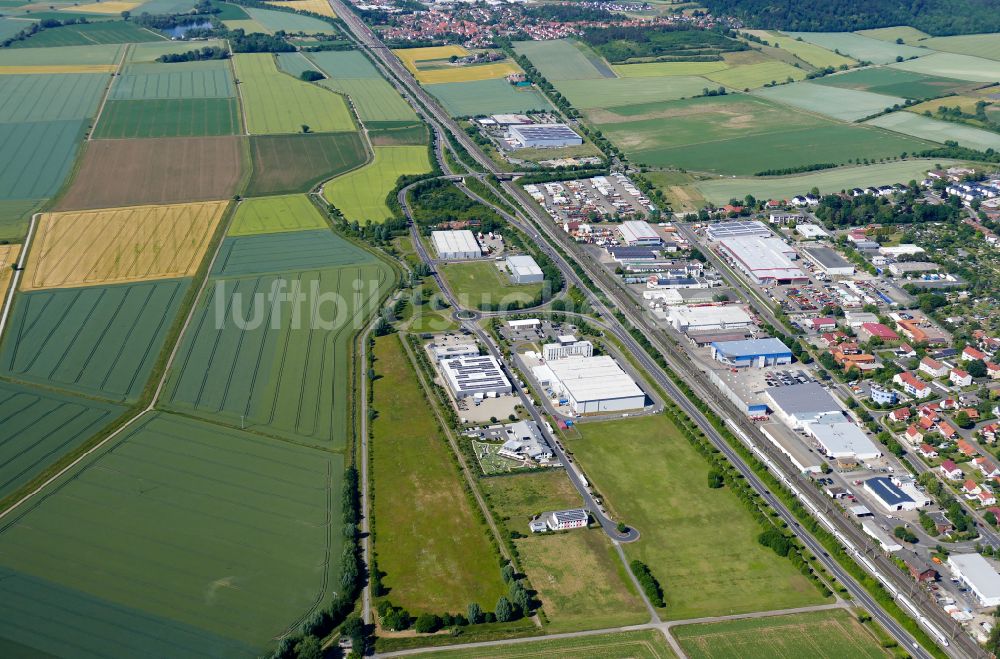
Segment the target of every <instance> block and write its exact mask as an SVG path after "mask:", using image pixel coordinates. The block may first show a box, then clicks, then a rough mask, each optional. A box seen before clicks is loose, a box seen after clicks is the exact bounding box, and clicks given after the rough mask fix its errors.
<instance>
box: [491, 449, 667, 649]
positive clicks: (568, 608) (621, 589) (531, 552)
mask: <svg viewBox="0 0 1000 659" xmlns="http://www.w3.org/2000/svg"><path fill="white" fill-rule="evenodd" d="M480 484H481V486H482V489H483V491H484V492H485V493H486V495H487V496H488V497H489V500H490V504H491V506H492V507H493V509H494V510H495V511H496V513H497V515H498V516H499V517H500V518H501V519H502V521H503V523H504V524H506V525H507V527H508V528H509V529H510V530H511V531H517V532H518V533H520V534H522V535H527V536H528V537H525V538H520V539H518V540H516V541H515V542H516V544H517V550H518V552H519V553H520V555H521V560H522V564H523V567H524V571H525V572H526V573H527V575H528V578H529V579H530V580H531V585H532V586H533V587H534V588H535V589H536V590H537V591H538V597H539V600H540V601H541V602H542V608H543V610H544V611H545V616H546V617H547V618H548V620H549V625H547V626H546V631H548V632H549V633H552V634H555V633H561V632H568V631H577V630H581V629H605V628H610V627H620V626H624V625H635V624H641V623H644V622H648V620H649V612H648V611H647V610H646V607H645V605H644V604H643V602H642V600H641V599H640V597H639V595H638V594H637V593H636V592H635V590H634V587H633V585H632V582H631V579H630V578H629V576H628V574H627V573H626V572H625V566H624V564H623V563H622V562H621V559H620V558H619V557H618V554H617V553H616V552H615V550H614V547H613V546H612V545H611V540H610V539H609V538H608V537H607V535H606V534H605V533H604V531H603V530H601V529H580V530H576V531H572V532H569V533H561V534H557V535H532V534H530V533H529V532H528V521H529V520H530V519H531V517H532V516H534V515H537V514H538V513H541V512H545V511H547V510H562V509H566V508H578V507H580V494H579V493H578V492H577V491H576V489H575V488H574V487H573V485H572V483H570V481H569V478H568V477H567V476H566V472H565V471H563V470H562V469H555V470H552V471H544V472H535V473H530V474H517V475H513V476H504V477H494V478H483V479H481V481H480Z"/></svg>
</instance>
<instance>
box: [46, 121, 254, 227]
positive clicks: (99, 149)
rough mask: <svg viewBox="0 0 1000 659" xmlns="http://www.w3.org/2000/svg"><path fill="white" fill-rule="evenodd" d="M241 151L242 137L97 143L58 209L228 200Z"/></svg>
mask: <svg viewBox="0 0 1000 659" xmlns="http://www.w3.org/2000/svg"><path fill="white" fill-rule="evenodd" d="M242 150H243V138H241V137H239V136H232V137H192V138H188V137H172V138H162V139H136V140H95V141H93V142H89V143H88V144H87V150H86V153H85V154H84V156H83V162H82V163H81V166H80V170H79V172H77V175H76V177H75V178H74V179H73V183H72V185H71V186H70V188H69V190H68V191H67V192H66V194H65V195H63V197H62V199H60V201H59V203H58V204H57V205H56V210H84V209H92V208H115V207H120V206H140V205H147V204H170V203H177V202H187V201H208V200H215V199H227V198H229V197H232V196H233V194H235V193H236V186H237V184H238V183H239V181H240V174H241V170H242V167H243V158H242Z"/></svg>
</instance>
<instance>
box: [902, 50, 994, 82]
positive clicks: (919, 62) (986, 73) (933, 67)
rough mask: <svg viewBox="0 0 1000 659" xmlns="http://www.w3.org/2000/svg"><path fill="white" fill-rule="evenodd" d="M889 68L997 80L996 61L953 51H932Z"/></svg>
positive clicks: (977, 79)
mask: <svg viewBox="0 0 1000 659" xmlns="http://www.w3.org/2000/svg"><path fill="white" fill-rule="evenodd" d="M889 66H890V68H893V69H900V70H903V71H913V72H915V73H923V74H925V75H929V76H940V77H942V78H956V79H958V80H969V81H972V82H997V63H996V62H995V61H993V60H989V59H984V58H982V57H972V56H969V55H956V54H954V53H934V54H933V55H928V56H927V57H920V58H918V59H915V60H908V61H906V62H899V63H897V64H890V65H889Z"/></svg>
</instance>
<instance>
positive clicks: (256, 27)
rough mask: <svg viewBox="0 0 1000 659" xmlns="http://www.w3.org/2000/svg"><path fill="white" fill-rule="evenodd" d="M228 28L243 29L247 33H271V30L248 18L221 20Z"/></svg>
mask: <svg viewBox="0 0 1000 659" xmlns="http://www.w3.org/2000/svg"><path fill="white" fill-rule="evenodd" d="M222 24H223V25H225V26H226V27H227V28H229V29H230V30H243V31H244V32H246V33H247V34H254V33H258V32H259V33H261V34H272V32H271V30H268V29H267V28H266V27H264V26H263V25H261V24H260V23H258V22H257V21H253V20H250V19H246V20H236V21H222Z"/></svg>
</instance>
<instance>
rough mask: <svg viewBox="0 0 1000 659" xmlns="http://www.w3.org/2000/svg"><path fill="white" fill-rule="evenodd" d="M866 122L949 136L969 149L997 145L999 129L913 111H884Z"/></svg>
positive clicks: (916, 134)
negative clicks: (965, 124) (986, 128)
mask: <svg viewBox="0 0 1000 659" xmlns="http://www.w3.org/2000/svg"><path fill="white" fill-rule="evenodd" d="M942 104H944V105H947V99H942ZM865 124H866V125H869V126H878V127H879V128H885V129H887V130H892V131H895V132H897V133H903V134H905V135H912V136H914V137H919V138H921V139H925V140H933V141H935V142H941V143H944V142H945V141H946V140H951V141H954V142H958V144H959V145H960V146H964V147H967V148H970V149H979V150H984V149H994V150H997V149H1000V134H998V133H994V132H993V131H989V130H983V129H981V128H975V127H973V126H964V125H962V124H957V123H954V122H951V121H941V120H939V119H931V118H930V117H925V116H923V115H919V114H914V113H912V112H893V113H892V114H884V115H882V116H881V117H876V118H875V119H871V120H870V121H866V122H865Z"/></svg>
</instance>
